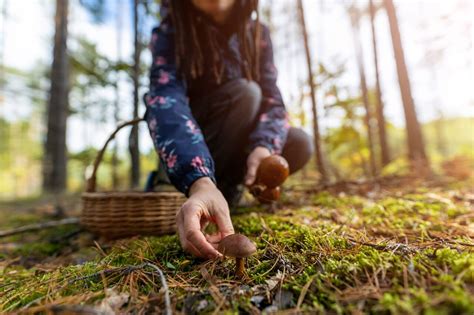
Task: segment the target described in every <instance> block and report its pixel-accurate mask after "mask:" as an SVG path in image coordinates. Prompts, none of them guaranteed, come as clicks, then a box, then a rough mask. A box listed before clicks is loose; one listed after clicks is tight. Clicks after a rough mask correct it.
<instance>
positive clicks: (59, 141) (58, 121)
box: [43, 0, 69, 193]
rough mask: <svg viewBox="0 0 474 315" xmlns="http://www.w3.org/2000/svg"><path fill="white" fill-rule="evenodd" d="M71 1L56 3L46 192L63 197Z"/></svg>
mask: <svg viewBox="0 0 474 315" xmlns="http://www.w3.org/2000/svg"><path fill="white" fill-rule="evenodd" d="M68 4H69V3H68V0H56V16H55V34H54V52H53V54H54V55H53V64H52V68H51V88H50V98H49V103H48V111H47V121H48V122H47V124H48V130H47V135H46V143H45V147H44V150H45V153H44V164H43V189H44V190H45V191H48V192H54V193H59V192H62V191H64V190H65V189H66V180H67V148H66V126H67V118H68V112H69V57H68V53H67V37H68V30H67V24H68Z"/></svg>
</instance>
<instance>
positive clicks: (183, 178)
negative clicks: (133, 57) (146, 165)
mask: <svg viewBox="0 0 474 315" xmlns="http://www.w3.org/2000/svg"><path fill="white" fill-rule="evenodd" d="M173 41H174V39H173V33H172V32H171V28H170V27H169V25H168V22H167V21H166V20H165V21H164V22H163V23H162V24H161V25H160V27H158V28H155V29H153V32H152V37H151V42H150V45H149V46H150V49H151V51H152V57H153V59H152V60H153V61H152V65H151V69H150V90H149V92H148V94H147V96H146V97H145V105H146V106H147V109H146V115H145V118H146V120H147V123H148V128H149V131H150V136H151V137H152V140H153V144H154V146H155V148H156V151H157V152H158V154H159V156H160V160H161V164H162V165H163V166H164V167H165V169H166V172H167V174H168V177H169V178H170V180H171V182H172V183H173V185H174V186H176V188H177V189H178V190H180V191H182V192H183V193H185V194H187V193H188V190H189V187H190V186H191V185H192V183H193V182H194V181H195V180H197V179H198V178H200V177H203V176H207V177H210V178H211V179H212V180H213V181H214V182H215V178H214V161H213V160H212V157H211V154H210V152H209V149H208V147H207V145H206V143H205V142H204V139H203V136H202V132H201V129H200V128H199V126H198V125H197V123H196V121H195V119H194V117H193V116H192V113H191V109H190V107H189V103H188V99H187V97H186V87H185V83H184V82H183V80H181V79H180V78H179V77H178V75H177V68H176V65H175V61H174V43H173Z"/></svg>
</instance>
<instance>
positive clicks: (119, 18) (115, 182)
mask: <svg viewBox="0 0 474 315" xmlns="http://www.w3.org/2000/svg"><path fill="white" fill-rule="evenodd" d="M121 3H122V2H120V1H117V4H116V5H117V8H116V10H117V11H116V14H117V15H116V25H115V26H116V32H117V62H119V63H120V62H121V61H122V34H123V32H122V29H123V27H122V26H123V21H122V18H123V14H122V5H121ZM115 75H116V81H115V102H114V121H115V125H118V123H119V120H120V117H119V112H120V86H119V85H120V71H118V70H117V72H116V74H115ZM117 155H118V143H117V141H115V143H114V148H113V152H112V187H113V188H114V189H117V188H118V186H119V178H118V156H117Z"/></svg>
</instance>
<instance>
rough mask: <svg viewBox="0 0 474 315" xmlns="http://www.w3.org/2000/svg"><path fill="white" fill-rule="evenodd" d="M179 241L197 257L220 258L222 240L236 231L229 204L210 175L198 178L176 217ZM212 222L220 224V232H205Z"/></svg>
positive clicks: (218, 226) (218, 228)
mask: <svg viewBox="0 0 474 315" xmlns="http://www.w3.org/2000/svg"><path fill="white" fill-rule="evenodd" d="M176 223H177V227H178V234H179V240H180V242H181V246H182V247H183V249H184V250H185V251H187V252H189V253H191V254H193V255H194V256H196V257H201V258H207V259H212V258H217V257H219V256H221V254H220V253H219V252H218V251H217V246H218V244H219V242H220V240H221V239H223V238H224V237H226V236H227V235H230V234H234V227H233V225H232V221H231V219H230V213H229V206H228V205H227V201H226V200H225V198H224V196H223V195H222V193H221V192H220V191H219V189H217V187H216V185H215V184H214V183H213V182H212V180H211V179H210V178H208V177H202V178H200V179H198V180H197V181H195V182H194V183H193V185H192V186H191V188H190V190H189V198H188V200H187V201H186V202H185V203H184V204H183V206H182V207H181V209H180V210H179V211H178V214H177V216H176ZM209 223H214V224H216V225H217V230H218V231H217V233H215V234H212V235H205V234H204V232H203V231H204V229H205V228H206V226H207V225H208V224H209Z"/></svg>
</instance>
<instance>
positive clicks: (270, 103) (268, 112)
mask: <svg viewBox="0 0 474 315" xmlns="http://www.w3.org/2000/svg"><path fill="white" fill-rule="evenodd" d="M261 29H262V36H261V42H260V49H261V52H260V54H261V55H260V56H261V57H260V58H261V60H260V80H259V82H258V83H259V85H260V88H261V90H262V104H261V111H260V117H259V122H258V124H257V128H256V129H255V130H254V131H253V132H252V134H251V135H250V141H251V148H250V149H253V148H255V147H257V146H263V147H266V148H268V149H269V150H270V152H272V153H275V154H280V153H281V151H282V149H283V146H284V145H285V142H286V137H287V135H288V130H289V129H290V125H289V120H288V113H287V111H286V109H285V106H284V103H283V98H282V96H281V93H280V90H279V89H278V87H277V85H276V81H277V75H278V73H277V69H276V67H275V65H274V63H273V48H272V42H271V39H270V31H269V30H268V28H267V27H265V26H263V25H262V28H261Z"/></svg>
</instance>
